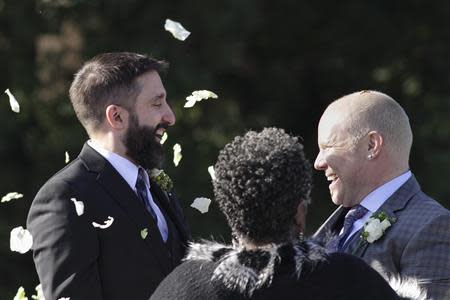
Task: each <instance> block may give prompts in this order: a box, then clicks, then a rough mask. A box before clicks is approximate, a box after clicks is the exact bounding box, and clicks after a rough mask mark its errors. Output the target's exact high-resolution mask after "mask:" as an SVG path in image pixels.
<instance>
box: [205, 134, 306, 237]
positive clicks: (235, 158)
mask: <svg viewBox="0 0 450 300" xmlns="http://www.w3.org/2000/svg"><path fill="white" fill-rule="evenodd" d="M214 169H215V176H216V179H215V180H214V181H213V185H214V195H215V199H216V201H217V202H218V204H219V207H220V209H221V210H222V212H223V213H224V214H225V216H226V218H227V220H228V223H229V225H230V227H231V229H232V230H233V233H234V234H236V235H238V236H242V237H245V238H247V239H249V240H251V241H254V242H279V241H283V240H286V239H287V238H289V235H290V234H291V230H292V228H293V225H294V224H295V223H294V222H295V214H296V212H297V207H298V205H299V204H300V202H302V201H305V202H306V203H308V202H309V201H310V200H309V199H310V198H309V196H310V191H311V181H312V180H311V163H310V162H309V161H308V160H307V159H306V158H305V154H304V152H303V145H302V144H301V143H300V142H299V141H298V138H297V137H294V136H291V135H289V134H287V133H285V132H284V130H283V129H278V128H265V129H264V130H262V131H261V132H255V131H249V132H247V133H246V134H245V135H244V136H243V137H241V136H238V137H236V138H235V139H234V140H233V141H232V142H231V143H229V144H227V145H225V147H224V148H223V149H222V150H221V151H220V153H219V157H218V159H217V162H216V165H215V167H214Z"/></svg>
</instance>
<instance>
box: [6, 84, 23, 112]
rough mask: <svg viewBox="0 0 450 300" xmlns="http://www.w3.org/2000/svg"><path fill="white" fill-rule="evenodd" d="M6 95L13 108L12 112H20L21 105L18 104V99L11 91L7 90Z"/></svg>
mask: <svg viewBox="0 0 450 300" xmlns="http://www.w3.org/2000/svg"><path fill="white" fill-rule="evenodd" d="M5 93H6V94H7V95H8V96H9V105H10V106H11V110H12V111H13V112H15V113H19V112H20V105H19V102H17V100H16V97H14V95H13V94H12V93H11V92H10V91H9V89H6V91H5Z"/></svg>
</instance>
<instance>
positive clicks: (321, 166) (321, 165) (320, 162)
mask: <svg viewBox="0 0 450 300" xmlns="http://www.w3.org/2000/svg"><path fill="white" fill-rule="evenodd" d="M326 168H327V164H326V162H325V160H324V159H323V155H322V151H319V153H318V154H317V157H316V160H315V161H314V169H316V170H319V171H320V170H325V169H326Z"/></svg>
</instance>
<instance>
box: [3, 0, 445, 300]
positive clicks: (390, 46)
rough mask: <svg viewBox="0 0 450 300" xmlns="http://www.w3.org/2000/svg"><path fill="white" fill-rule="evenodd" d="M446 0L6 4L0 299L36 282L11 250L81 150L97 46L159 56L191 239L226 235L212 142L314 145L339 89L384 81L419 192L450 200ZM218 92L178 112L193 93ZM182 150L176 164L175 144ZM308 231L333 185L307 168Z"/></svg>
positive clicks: (312, 148) (44, 0)
mask: <svg viewBox="0 0 450 300" xmlns="http://www.w3.org/2000/svg"><path fill="white" fill-rule="evenodd" d="M449 15H450V3H448V2H445V1H419V0H411V1H408V2H399V1H380V0H379V1H357V0H349V1H345V2H342V1H341V2H336V1H323V0H316V1H299V0H295V1H294V0H280V1H269V0H244V1H242V0H239V1H237V0H230V1H200V0H191V1H145V0H128V1H124V0H122V1H117V0H108V1H106V0H103V1H100V0H90V1H87V0H85V1H83V0H34V1H31V0H29V1H21V0H0V65H1V71H2V72H0V90H1V91H3V90H5V89H6V88H9V89H10V90H11V91H12V92H13V94H14V95H15V96H16V97H17V99H18V100H19V102H20V104H21V113H20V114H15V113H13V112H11V110H10V108H9V105H8V97H7V96H6V95H4V94H1V96H0V119H1V126H0V139H1V143H0V159H1V161H2V170H3V171H2V172H1V174H0V180H1V182H2V184H1V186H0V194H1V195H4V194H6V193H8V192H11V191H18V192H21V193H23V194H24V195H25V196H24V198H23V199H18V200H13V201H11V202H8V203H2V204H0V270H1V272H0V298H1V299H12V297H13V296H14V295H15V293H16V291H17V288H18V287H19V286H20V285H23V286H24V287H25V288H26V290H27V294H28V295H31V294H32V292H33V291H34V287H35V286H36V285H37V284H38V278H37V275H36V272H35V270H34V266H33V263H32V257H31V253H27V254H24V255H20V254H18V253H15V252H11V251H10V249H9V233H10V231H11V229H12V228H14V227H16V226H20V225H22V226H24V225H25V220H26V215H27V212H28V209H29V206H30V204H31V201H32V199H33V197H34V195H35V194H36V192H37V190H38V189H39V187H40V186H41V185H42V184H43V183H44V182H45V181H46V180H47V179H48V178H49V176H51V175H52V174H53V173H54V172H55V171H57V170H58V169H60V168H62V167H63V166H64V165H65V163H64V152H65V151H68V152H69V153H70V155H71V157H72V158H74V157H76V156H77V154H78V152H79V150H80V149H81V146H82V144H83V142H84V141H85V140H86V137H87V136H86V134H85V132H84V130H83V129H82V127H81V126H80V125H79V123H78V121H77V120H76V118H75V115H74V112H73V110H72V107H71V105H70V102H69V100H68V87H69V85H70V82H71V79H72V77H73V73H74V72H75V71H76V70H77V69H78V68H79V67H80V66H81V64H82V62H83V61H85V60H87V59H89V58H91V57H92V56H94V55H95V54H98V53H100V52H111V51H133V52H142V53H148V54H152V55H154V56H155V57H157V58H162V59H166V60H167V61H169V62H170V63H171V69H170V71H169V73H168V75H167V76H166V77H165V85H166V89H167V90H168V94H169V99H170V101H171V103H172V105H173V108H174V111H175V113H176V115H177V124H176V126H175V127H172V128H171V129H170V130H169V139H168V141H167V142H166V144H165V147H166V149H167V153H168V156H167V157H168V159H167V164H166V166H167V168H166V171H167V172H168V173H169V174H170V175H171V177H172V178H173V179H174V181H175V182H176V190H177V192H178V194H179V195H180V197H181V199H182V200H183V204H184V207H185V211H186V214H187V218H188V220H189V222H190V224H191V225H192V228H193V232H194V236H195V237H196V238H200V237H206V238H209V237H210V236H214V237H215V238H217V239H224V240H228V239H229V232H228V230H227V229H226V225H225V221H224V218H223V216H222V215H221V214H220V212H219V211H218V209H217V206H216V205H215V204H214V203H213V204H212V205H211V208H210V211H209V212H208V213H206V214H200V213H199V212H198V211H196V210H194V209H192V208H190V207H189V205H190V203H191V202H192V200H193V199H194V198H195V197H197V196H205V197H212V187H211V183H210V177H209V175H208V172H207V167H208V166H209V165H212V164H214V162H215V158H216V156H217V154H218V150H219V149H220V148H221V147H222V146H223V145H224V144H225V143H226V142H228V141H230V139H231V138H232V137H234V136H235V135H238V134H242V133H244V132H245V131H246V130H247V129H257V130H258V129H261V128H263V127H264V126H278V127H283V128H285V129H286V130H287V131H288V132H291V133H294V134H297V135H300V136H302V138H303V140H304V144H305V147H306V151H307V154H308V157H309V158H310V159H311V160H313V159H314V158H315V155H316V154H317V146H316V138H317V133H316V126H317V123H318V120H319V118H320V115H321V113H322V111H323V110H324V108H325V107H326V106H327V105H328V104H329V103H330V102H331V101H332V100H333V99H335V98H338V97H340V96H342V95H344V94H347V93H349V92H352V91H356V90H361V89H376V90H381V91H384V92H386V93H388V94H389V95H391V96H392V97H394V98H395V99H397V100H398V101H399V102H400V103H401V105H402V106H403V107H404V108H405V109H406V111H407V113H408V114H409V116H410V119H411V124H412V127H413V131H414V144H413V150H412V159H411V168H412V170H413V171H414V173H415V175H416V177H418V180H419V181H420V182H421V184H422V188H423V189H424V190H425V191H427V192H428V193H429V194H430V195H431V196H433V197H435V198H436V199H437V200H438V201H440V202H441V203H442V204H443V205H444V206H446V207H447V208H449V207H450V185H448V184H447V180H446V178H447V176H449V175H450V156H449V155H448V153H449V150H450V149H449V148H450V143H449V141H448V140H449V137H450V118H448V116H447V114H448V113H449V112H450V101H449V97H450V76H449V75H450V73H449V70H450V60H449V59H448V56H449V54H450V43H448V39H449V37H450V21H449V20H450V19H449V18H448V16H449ZM166 18H170V19H173V20H176V21H179V22H181V23H182V24H183V25H184V26H185V27H186V28H187V29H188V30H190V31H191V32H192V34H191V36H190V37H189V38H188V39H187V40H186V41H184V42H181V41H178V40H176V39H174V38H173V37H172V36H171V35H170V34H169V33H168V32H166V31H164V28H163V24H164V21H165V19H166ZM199 89H208V90H211V91H214V92H216V93H217V94H218V95H219V99H217V100H212V101H204V102H201V103H200V104H197V105H196V106H195V107H194V108H192V109H185V108H183V104H184V98H185V97H186V96H187V95H189V94H190V93H191V92H192V91H193V90H199ZM176 142H178V143H180V144H181V145H182V147H183V159H182V161H181V163H180V165H179V166H178V167H177V168H175V167H174V166H173V164H172V163H171V152H172V146H173V144H174V143H176ZM314 179H315V188H314V194H313V199H314V203H313V205H312V207H311V208H310V213H309V218H308V220H309V221H308V226H309V231H310V232H311V231H313V230H314V229H315V228H317V226H318V225H319V224H320V223H321V222H322V221H323V220H324V218H325V217H326V216H327V215H328V214H329V213H330V212H331V211H332V210H333V209H334V206H333V205H332V203H331V201H330V197H329V194H328V187H327V182H326V181H325V178H324V177H323V175H322V174H320V173H318V172H316V173H315V178H314Z"/></svg>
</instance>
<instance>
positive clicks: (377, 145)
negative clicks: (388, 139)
mask: <svg viewBox="0 0 450 300" xmlns="http://www.w3.org/2000/svg"><path fill="white" fill-rule="evenodd" d="M368 137H369V144H368V147H367V152H368V153H367V158H369V159H374V158H376V157H377V156H378V155H380V153H381V149H382V148H383V146H384V139H383V136H382V135H381V134H380V133H379V132H378V131H371V132H369V133H368Z"/></svg>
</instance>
